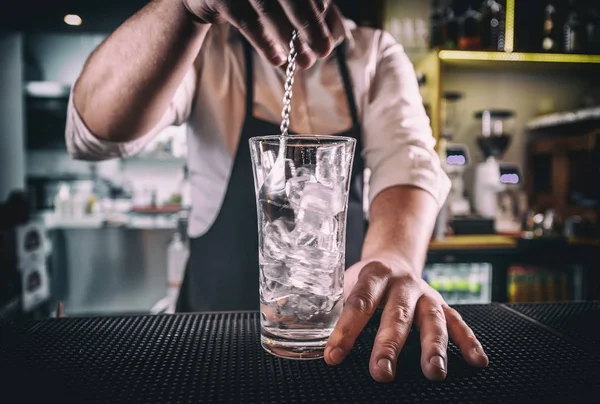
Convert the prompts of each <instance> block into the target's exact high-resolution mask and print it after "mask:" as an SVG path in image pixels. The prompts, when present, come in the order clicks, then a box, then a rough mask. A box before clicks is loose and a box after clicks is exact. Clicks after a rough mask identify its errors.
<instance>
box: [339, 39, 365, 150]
mask: <svg viewBox="0 0 600 404" xmlns="http://www.w3.org/2000/svg"><path fill="white" fill-rule="evenodd" d="M345 44H346V42H344V43H342V44H340V45H338V46H337V47H336V48H335V53H336V56H337V60H338V65H339V67H340V73H341V74H342V81H343V82H344V91H345V92H346V100H347V101H348V108H349V109H350V114H351V115H352V126H353V128H354V132H355V133H356V137H357V139H356V141H357V142H358V145H360V148H359V147H358V145H357V148H358V149H359V150H362V142H361V140H362V139H361V136H360V135H361V126H360V120H359V119H358V109H357V108H356V101H355V99H354V91H353V90H352V80H351V79H350V74H349V73H348V64H347V63H346V54H345V53H344V49H345Z"/></svg>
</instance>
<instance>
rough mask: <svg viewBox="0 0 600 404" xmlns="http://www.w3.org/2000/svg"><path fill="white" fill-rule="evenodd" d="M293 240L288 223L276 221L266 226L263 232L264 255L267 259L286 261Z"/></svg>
mask: <svg viewBox="0 0 600 404" xmlns="http://www.w3.org/2000/svg"><path fill="white" fill-rule="evenodd" d="M291 245H292V244H291V238H290V235H289V230H288V228H287V225H286V223H285V222H284V221H283V220H281V219H278V220H275V221H274V222H272V223H267V224H265V227H264V231H263V246H262V253H263V255H264V257H265V258H270V259H274V260H277V261H285V259H286V257H287V254H288V252H289V250H290V249H291V248H292V247H291Z"/></svg>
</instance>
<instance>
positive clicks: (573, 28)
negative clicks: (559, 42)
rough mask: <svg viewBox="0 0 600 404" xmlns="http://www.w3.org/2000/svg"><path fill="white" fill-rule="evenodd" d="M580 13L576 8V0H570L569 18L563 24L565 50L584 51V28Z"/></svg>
mask: <svg viewBox="0 0 600 404" xmlns="http://www.w3.org/2000/svg"><path fill="white" fill-rule="evenodd" d="M582 28H583V27H582V24H581V20H580V18H579V14H578V13H577V10H576V9H575V1H574V0H570V1H569V12H568V14H567V20H566V21H565V24H564V25H563V52H565V53H580V52H583V39H584V34H583V29H582Z"/></svg>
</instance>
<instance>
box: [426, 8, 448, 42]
mask: <svg viewBox="0 0 600 404" xmlns="http://www.w3.org/2000/svg"><path fill="white" fill-rule="evenodd" d="M443 22H444V10H443V9H442V6H441V2H440V0H433V5H432V12H431V16H430V17H429V23H430V34H429V47H430V48H438V47H441V46H443V44H444V33H443Z"/></svg>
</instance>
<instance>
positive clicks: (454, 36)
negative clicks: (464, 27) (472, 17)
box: [442, 0, 460, 49]
mask: <svg viewBox="0 0 600 404" xmlns="http://www.w3.org/2000/svg"><path fill="white" fill-rule="evenodd" d="M459 25H460V23H459V19H458V15H457V13H456V12H455V10H454V4H453V2H452V0H448V2H447V4H446V8H445V10H444V16H443V19H442V42H443V43H442V46H443V47H444V49H456V48H458V31H459Z"/></svg>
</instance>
